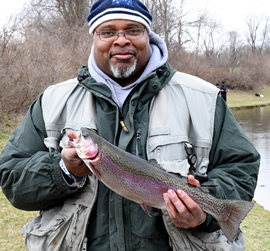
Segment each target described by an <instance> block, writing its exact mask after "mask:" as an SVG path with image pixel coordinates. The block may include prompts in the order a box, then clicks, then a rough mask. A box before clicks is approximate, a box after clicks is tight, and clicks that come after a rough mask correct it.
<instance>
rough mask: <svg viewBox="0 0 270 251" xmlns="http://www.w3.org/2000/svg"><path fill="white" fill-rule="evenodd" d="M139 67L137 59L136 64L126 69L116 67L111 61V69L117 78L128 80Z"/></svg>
mask: <svg viewBox="0 0 270 251" xmlns="http://www.w3.org/2000/svg"><path fill="white" fill-rule="evenodd" d="M136 65H137V59H135V60H134V62H133V63H132V64H131V65H129V66H125V67H118V66H115V65H114V64H113V63H112V62H111V61H110V69H111V71H112V74H113V76H114V77H115V78H120V79H128V78H130V77H131V76H132V74H133V73H134V71H135V69H136Z"/></svg>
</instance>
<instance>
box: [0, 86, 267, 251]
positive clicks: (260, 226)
mask: <svg viewBox="0 0 270 251" xmlns="http://www.w3.org/2000/svg"><path fill="white" fill-rule="evenodd" d="M258 92H259V93H260V94H263V95H264V98H258V97H256V96H255V95H254V92H253V93H251V92H250V93H247V92H243V91H230V92H229V93H228V96H227V100H228V106H229V107H230V108H243V107H251V106H260V105H267V104H270V88H268V89H261V90H259V91H258ZM20 121H21V117H17V116H14V115H2V116H0V150H2V148H3V146H4V144H5V142H6V141H7V140H8V138H9V136H10V134H11V133H12V131H13V130H14V129H15V128H16V126H17V125H18V123H19V122H20ZM36 215H37V212H26V211H21V210H18V209H16V208H14V207H13V206H12V205H11V204H10V203H9V202H8V200H7V199H6V197H5V196H4V194H3V193H2V192H1V191H0V251H8V250H14V251H25V250H26V249H25V247H24V236H21V235H20V233H19V230H20V228H21V227H22V226H23V225H24V224H26V223H27V222H29V221H30V219H32V218H33V217H35V216H36ZM241 229H242V231H243V233H244V236H245V240H246V249H245V250H246V251H270V241H269V236H270V211H267V210H264V208H263V207H262V206H260V205H259V204H257V203H255V207H254V208H253V210H252V211H251V212H250V213H249V214H248V216H247V217H246V218H245V219H244V221H243V222H242V224H241Z"/></svg>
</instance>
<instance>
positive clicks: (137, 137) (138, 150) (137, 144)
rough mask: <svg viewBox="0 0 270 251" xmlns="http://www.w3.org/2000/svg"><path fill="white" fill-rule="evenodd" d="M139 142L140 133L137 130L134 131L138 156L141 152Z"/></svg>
mask: <svg viewBox="0 0 270 251" xmlns="http://www.w3.org/2000/svg"><path fill="white" fill-rule="evenodd" d="M140 142H141V133H140V132H139V131H138V132H137V133H136V156H139V155H141V154H142V149H141V146H140Z"/></svg>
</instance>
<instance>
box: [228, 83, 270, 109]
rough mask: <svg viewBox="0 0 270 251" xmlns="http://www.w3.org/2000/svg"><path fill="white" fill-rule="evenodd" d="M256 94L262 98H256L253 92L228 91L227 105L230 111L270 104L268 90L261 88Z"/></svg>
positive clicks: (269, 90) (269, 89)
mask: <svg viewBox="0 0 270 251" xmlns="http://www.w3.org/2000/svg"><path fill="white" fill-rule="evenodd" d="M256 92H257V93H260V94H262V95H264V97H256V96H255V92H254V91H252V92H251V91H250V92H246V91H238V90H232V91H229V92H228V93H227V104H228V106H229V107H230V108H231V109H240V108H249V107H254V106H263V105H269V104H270V88H263V89H260V90H257V91H256Z"/></svg>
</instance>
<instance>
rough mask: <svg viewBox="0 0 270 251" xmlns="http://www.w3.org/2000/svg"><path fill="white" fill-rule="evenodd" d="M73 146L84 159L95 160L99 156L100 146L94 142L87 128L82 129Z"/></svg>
mask: <svg viewBox="0 0 270 251" xmlns="http://www.w3.org/2000/svg"><path fill="white" fill-rule="evenodd" d="M72 145H73V146H74V147H75V148H76V150H77V153H78V156H79V157H80V158H82V159H94V158H96V156H97V155H98V150H99V149H98V145H97V144H95V143H94V141H93V140H92V138H91V136H90V134H89V129H87V128H81V130H80V133H79V135H78V137H77V138H76V139H74V140H73V142H72Z"/></svg>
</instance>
